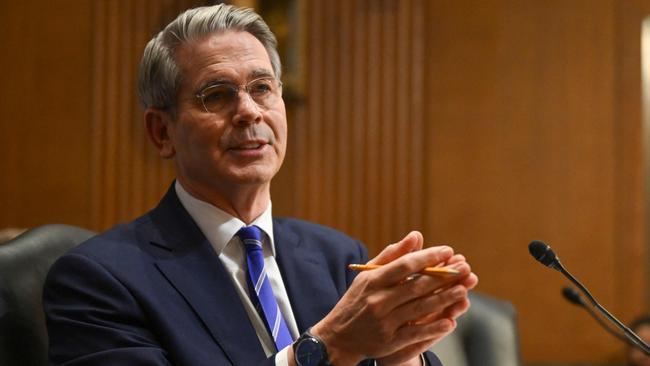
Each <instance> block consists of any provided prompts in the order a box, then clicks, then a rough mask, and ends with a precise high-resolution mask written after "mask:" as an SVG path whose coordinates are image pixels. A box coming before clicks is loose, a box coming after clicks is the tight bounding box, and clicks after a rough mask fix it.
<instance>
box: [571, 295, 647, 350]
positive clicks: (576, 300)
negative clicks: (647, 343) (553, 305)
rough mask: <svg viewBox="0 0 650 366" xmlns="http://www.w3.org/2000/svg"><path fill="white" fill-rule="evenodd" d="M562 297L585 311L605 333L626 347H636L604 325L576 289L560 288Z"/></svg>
mask: <svg viewBox="0 0 650 366" xmlns="http://www.w3.org/2000/svg"><path fill="white" fill-rule="evenodd" d="M562 296H563V297H564V298H565V299H566V300H567V301H569V302H570V303H572V304H574V305H577V306H579V307H581V308H583V309H585V310H586V311H587V312H588V313H589V315H591V317H592V318H594V320H596V321H597V322H598V324H600V326H601V327H603V329H605V330H606V331H607V333H609V334H611V335H613V336H614V337H616V338H618V339H619V340H621V341H623V342H625V343H627V344H628V345H631V346H636V344H635V343H634V342H632V341H630V340H629V339H627V337H625V336H623V335H622V334H621V333H619V332H617V331H616V330H614V329H612V328H611V327H610V326H609V325H608V324H607V323H605V321H604V320H603V319H602V318H601V317H599V316H598V314H596V312H595V311H594V309H592V308H591V306H589V305H587V303H585V301H584V300H583V299H582V296H580V293H579V292H578V291H577V290H576V289H574V288H573V287H569V286H564V287H562Z"/></svg>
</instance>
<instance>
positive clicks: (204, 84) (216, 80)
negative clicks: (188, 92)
mask: <svg viewBox="0 0 650 366" xmlns="http://www.w3.org/2000/svg"><path fill="white" fill-rule="evenodd" d="M232 83H233V81H232V79H231V78H228V77H225V76H221V77H216V78H213V79H208V80H205V81H203V82H202V83H201V84H200V85H199V88H198V92H197V93H200V92H201V91H203V90H204V89H205V88H207V87H210V86H213V85H217V84H232Z"/></svg>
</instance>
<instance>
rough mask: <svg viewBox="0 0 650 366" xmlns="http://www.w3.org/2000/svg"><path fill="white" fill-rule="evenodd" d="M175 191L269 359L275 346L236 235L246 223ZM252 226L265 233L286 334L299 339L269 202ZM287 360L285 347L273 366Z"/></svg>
mask: <svg viewBox="0 0 650 366" xmlns="http://www.w3.org/2000/svg"><path fill="white" fill-rule="evenodd" d="M174 188H175V189H176V194H177V195H178V199H179V200H180V201H181V204H182V205H183V207H185V209H186V210H187V212H188V213H189V214H190V216H192V219H194V222H196V224H197V225H198V226H199V228H200V229H201V231H202V232H203V235H205V237H206V238H207V239H208V241H209V242H210V244H211V245H212V247H213V248H214V250H215V252H216V253H217V255H218V256H219V259H220V260H221V263H223V265H224V266H225V267H226V270H227V271H228V273H229V274H230V277H231V278H232V280H233V285H234V286H235V289H236V290H237V293H238V294H239V298H240V300H241V302H242V304H243V305H244V309H245V310H246V313H247V314H248V318H249V319H250V321H251V323H252V324H253V327H254V328H255V332H256V333H257V338H258V339H259V340H260V343H261V344H262V347H263V348H264V353H266V356H267V357H270V356H271V355H273V354H274V353H275V343H274V341H273V338H271V335H270V334H269V332H268V330H267V329H266V326H265V325H264V321H263V320H262V318H261V317H260V315H259V313H258V312H257V311H256V310H255V307H254V306H253V303H252V302H251V300H250V297H249V295H248V283H247V282H246V275H247V274H246V250H245V249H244V245H243V244H242V243H241V241H240V240H239V238H238V237H236V236H235V234H236V233H237V231H239V229H241V228H242V226H246V223H244V222H243V221H241V220H240V219H238V218H236V217H234V216H231V215H230V214H228V213H226V212H224V211H223V210H220V209H219V208H217V207H215V206H213V205H211V204H209V203H207V202H204V201H201V200H199V199H196V198H194V197H193V196H192V195H190V194H189V193H188V192H187V191H186V190H185V189H184V188H183V186H182V185H181V184H180V183H179V182H178V181H176V184H175V187H174ZM251 225H257V226H258V227H259V228H260V229H262V231H263V232H264V233H265V234H266V235H263V238H262V247H263V248H262V249H263V251H264V263H265V266H266V274H267V276H268V278H269V280H270V281H271V287H272V288H273V294H274V295H275V298H276V300H277V301H278V305H279V306H280V311H281V312H282V315H283V316H284V319H285V321H286V323H287V327H288V328H289V332H290V333H291V336H292V337H293V339H294V340H295V339H297V338H298V336H299V333H298V326H297V325H296V319H295V318H294V316H293V311H292V310H291V304H290V303H289V297H288V296H287V291H286V290H285V287H284V282H282V276H281V275H280V269H279V268H278V264H277V262H276V261H275V244H274V241H273V220H272V215H271V201H269V204H268V207H267V208H266V210H265V211H264V212H263V213H262V214H261V215H260V216H259V217H258V218H256V219H255V220H254V221H253V222H252V223H251ZM215 286H216V284H215ZM215 311H219V309H215ZM242 346H243V345H242ZM291 356H293V355H291ZM287 357H289V355H288V350H287V348H284V349H282V350H280V351H279V352H278V353H277V354H276V356H275V364H276V366H287V365H288V364H289V362H288V358H287Z"/></svg>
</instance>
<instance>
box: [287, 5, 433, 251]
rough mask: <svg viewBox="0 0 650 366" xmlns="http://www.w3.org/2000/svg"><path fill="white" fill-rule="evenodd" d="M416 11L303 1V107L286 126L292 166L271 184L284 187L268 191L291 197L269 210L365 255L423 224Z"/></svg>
mask: <svg viewBox="0 0 650 366" xmlns="http://www.w3.org/2000/svg"><path fill="white" fill-rule="evenodd" d="M423 15H424V12H423V3H422V2H413V1H403V2H392V1H383V2H377V1H350V2H348V1H332V2H309V6H307V7H306V10H305V19H306V23H307V27H308V35H307V37H308V38H307V39H306V41H305V47H306V60H305V63H306V68H307V72H306V74H307V75H308V88H307V96H306V103H305V104H304V105H302V106H298V107H296V108H295V109H296V112H295V113H296V117H298V118H301V119H300V120H297V121H295V120H294V121H290V126H291V128H292V129H291V131H290V145H289V158H288V159H291V163H290V164H291V166H292V167H293V169H283V171H282V172H281V173H280V176H279V177H278V179H280V180H284V181H286V182H289V181H291V182H292V184H291V186H285V185H282V186H281V187H280V188H278V187H277V185H275V186H274V190H275V191H276V192H278V191H280V192H279V193H277V194H279V195H282V192H281V191H282V189H283V188H282V187H284V189H287V190H291V192H292V196H291V201H290V202H283V201H274V203H275V207H277V208H278V210H280V211H281V212H284V211H287V212H289V211H291V212H290V213H291V214H293V215H296V216H300V217H303V218H306V219H311V220H314V221H317V222H320V223H323V224H326V225H331V226H334V227H337V228H340V229H341V230H344V231H346V232H348V233H350V234H352V235H355V236H357V237H361V238H363V239H364V240H365V241H366V242H367V243H368V245H369V246H370V248H371V251H374V252H377V251H378V250H379V248H381V247H383V246H384V245H385V244H386V243H388V242H391V241H395V240H398V239H400V238H401V237H402V236H404V235H405V234H406V233H407V232H408V230H409V229H410V228H417V227H421V226H422V218H423V211H422V205H421V195H420V194H419V193H420V192H421V191H422V186H423V184H424V182H423V179H422V177H423V175H422V169H421V168H422V166H421V164H422V161H423V160H422V154H423V151H422V146H423V142H422V139H423V135H422V133H421V125H422V123H423V122H422V119H423V114H422V99H421V98H422V97H421V96H420V94H421V93H420V91H421V90H422V88H423V82H424V81H423V75H422V72H423V66H422V64H423V62H424V58H423V55H424V50H423V48H424V39H423V38H422V37H420V36H419V35H420V34H421V31H422V27H423V23H424V20H423ZM398 29H399V30H400V31H396V30H398ZM398 90H399V92H397V91H398ZM416 94H418V95H416ZM285 168H286V167H285ZM288 177H291V178H288ZM275 196H276V193H274V197H275ZM287 206H290V207H291V209H287V208H286V207H287Z"/></svg>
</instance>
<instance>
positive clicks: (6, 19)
mask: <svg viewBox="0 0 650 366" xmlns="http://www.w3.org/2000/svg"><path fill="white" fill-rule="evenodd" d="M90 15H91V6H90V3H89V2H88V1H81V0H77V1H72V0H71V1H68V2H65V3H54V2H42V1H33V0H26V1H21V2H13V1H2V2H0V47H2V50H3V57H1V58H0V70H2V73H3V75H2V80H1V81H0V111H2V113H1V114H0V170H1V171H2V177H0V208H1V209H0V227H31V226H35V225H41V224H44V223H51V222H67V223H73V224H78V225H85V224H86V223H87V221H86V220H85V217H88V215H89V214H90V205H89V192H90V187H89V184H88V181H89V178H90V176H89V167H90V160H89V159H88V151H89V150H90V146H91V141H90V140H89V139H88V138H87V137H88V135H89V130H90V129H89V125H88V120H89V118H90V94H91V85H92V84H91V80H90V77H89V75H88V73H84V72H79V70H89V69H90V67H91V59H90V54H89V51H88V50H89V48H88V45H89V44H90V35H91V34H92V23H91V16H90Z"/></svg>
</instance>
